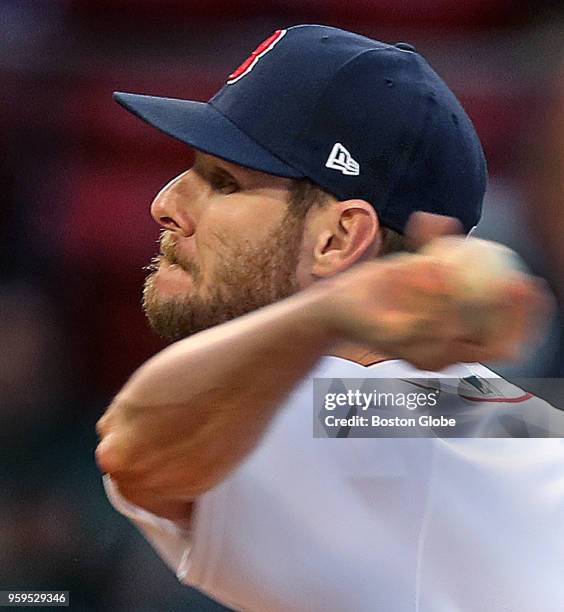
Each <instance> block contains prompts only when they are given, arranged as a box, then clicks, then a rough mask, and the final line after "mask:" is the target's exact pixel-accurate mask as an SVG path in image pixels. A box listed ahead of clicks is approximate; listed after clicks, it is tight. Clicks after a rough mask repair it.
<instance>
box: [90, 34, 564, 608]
mask: <svg viewBox="0 0 564 612" xmlns="http://www.w3.org/2000/svg"><path fill="white" fill-rule="evenodd" d="M116 99H117V101H118V102H119V103H120V104H121V105H122V106H124V107H125V108H126V109H128V110H130V111H131V112H133V113H134V114H136V115H138V116H139V117H140V118H141V119H143V120H144V121H146V122H148V123H149V124H151V125H153V126H155V127H157V128H158V129H160V130H162V131H164V132H165V133H167V134H169V135H170V136H173V137H175V138H177V139H179V140H181V141H183V142H185V143H187V144H188V145H190V146H191V147H193V148H194V149H195V151H196V161H195V163H194V166H193V167H192V168H191V169H189V170H187V171H186V172H184V173H183V174H181V175H180V176H178V177H177V178H175V179H174V180H173V181H171V182H170V183H169V184H168V185H166V187H164V188H163V189H162V191H161V192H160V193H159V194H158V195H157V197H156V198H155V200H154V201H153V203H152V208H151V212H152V215H153V217H154V219H155V221H156V222H157V223H159V224H160V225H161V227H162V228H163V231H162V237H161V251H160V254H159V255H158V256H157V257H156V259H155V260H154V262H153V265H152V271H151V274H150V275H149V277H148V279H147V281H146V284H145V288H144V307H145V310H146V313H147V316H148V318H149V321H150V323H151V325H152V327H153V328H154V329H155V330H156V331H157V332H159V333H160V334H162V335H163V336H165V337H167V338H169V339H170V340H171V341H173V342H172V343H171V345H170V346H169V347H167V348H166V349H165V350H163V351H162V352H160V353H158V354H157V355H155V356H154V357H153V358H151V359H150V360H148V361H147V362H146V363H145V364H143V365H142V366H141V367H140V368H139V369H138V370H137V371H136V372H135V373H134V374H133V375H132V377H131V378H130V379H129V380H128V381H127V383H126V384H125V385H124V387H123V389H122V390H121V391H120V392H119V393H118V395H117V396H116V397H115V399H114V400H113V402H112V404H111V406H110V407H109V409H108V410H107V412H106V414H105V415H104V416H103V417H102V419H101V420H100V423H99V433H100V437H101V442H100V445H99V447H98V449H97V460H98V462H99V465H100V467H101V469H102V470H103V471H104V472H105V476H104V483H105V486H106V490H107V493H108V495H109V498H110V500H111V501H112V503H113V504H114V506H115V507H116V508H117V509H118V510H119V511H120V512H122V513H123V514H125V515H126V516H128V517H130V518H131V519H132V520H133V521H134V522H135V523H136V524H137V525H138V526H139V528H140V529H141V530H142V531H143V533H144V534H145V535H146V537H147V538H148V539H149V540H150V541H151V543H152V544H153V545H154V547H155V548H156V550H157V551H158V553H159V554H160V555H161V556H162V558H163V559H164V561H165V562H166V563H167V564H168V565H169V566H170V567H171V568H172V569H173V570H174V571H175V572H176V574H177V576H178V578H179V579H180V580H181V581H183V582H185V583H186V584H189V585H192V586H194V587H196V588H198V589H200V590H202V591H203V592H205V593H207V594H209V595H210V596H211V597H214V598H215V599H217V600H219V601H220V602H222V603H224V604H226V605H229V606H231V607H233V608H235V609H239V610H253V611H257V610H260V611H268V612H290V611H304V610H307V611H315V612H334V611H345V610H354V611H361V612H364V611H375V610H382V611H386V612H388V611H402V612H403V611H410V610H412V611H421V612H423V611H424V612H437V611H438V612H453V611H478V610H479V611H482V610H488V611H490V610H491V611H498V610H499V611H501V610H505V611H511V612H530V611H532V610H543V611H544V612H550V611H554V612H555V611H556V610H562V609H563V608H564V581H563V580H562V576H564V520H563V519H564V476H563V473H564V472H563V466H564V445H563V443H562V441H561V440H560V439H543V440H540V439H539V440H513V439H505V440H504V439H461V438H452V437H434V438H418V439H407V438H405V439H404V438H397V437H396V438H378V439H375V438H371V439H365V438H356V437H355V438H349V439H346V440H336V439H318V438H314V436H313V434H312V401H313V399H312V398H313V379H314V378H321V379H340V380H343V379H358V378H362V379H375V380H376V379H378V378H384V379H395V380H398V381H400V382H399V383H398V384H399V385H400V387H401V386H402V385H403V384H404V383H402V382H401V380H403V379H417V378H421V377H423V378H425V380H429V379H437V380H441V379H442V378H443V377H448V378H449V379H451V380H452V379H455V380H456V381H476V380H478V381H479V380H482V381H483V380H485V379H495V378H496V375H495V374H494V373H493V372H491V371H489V370H488V369H487V368H485V367H484V366H482V365H480V364H479V363H478V362H480V361H489V360H495V359H501V358H506V357H510V356H514V355H515V353H516V352H517V351H518V350H519V347H520V345H521V343H522V342H523V340H524V339H525V337H526V336H528V335H529V334H530V333H531V330H532V329H533V328H534V327H535V326H536V321H537V319H538V318H539V313H540V312H541V310H542V309H541V306H540V304H541V302H542V296H541V294H540V290H538V289H537V288H536V285H535V283H534V282H533V281H532V280H531V279H529V278H528V277H526V276H525V275H518V276H513V277H511V278H510V277H509V276H508V277H507V279H504V278H501V279H499V282H498V283H497V286H496V294H495V299H490V300H487V301H486V302H484V301H481V302H480V303H478V302H476V304H475V306H476V308H477V309H478V311H477V312H478V314H479V316H478V319H479V320H480V321H481V322H488V321H498V322H499V321H501V325H499V324H498V326H497V328H496V329H495V330H493V332H492V330H491V327H490V329H489V332H488V333H487V334H484V333H478V331H477V330H478V327H479V326H476V325H475V323H476V317H474V318H473V319H472V320H471V319H469V318H468V317H465V316H463V315H464V313H463V312H462V309H461V306H460V300H459V297H460V296H459V295H458V294H457V291H458V290H459V289H457V287H458V285H457V284H456V283H455V282H454V281H453V278H454V276H453V274H454V269H453V268H452V267H449V266H448V265H446V264H444V263H441V261H440V260H437V259H433V258H429V257H426V256H425V255H421V254H419V253H407V252H404V251H407V250H408V248H413V245H420V244H423V243H427V242H428V241H429V240H431V239H432V238H434V237H437V236H441V235H443V234H448V233H451V232H453V231H460V232H461V233H463V234H464V233H468V232H469V231H470V230H471V229H472V228H473V227H474V226H475V225H476V223H477V222H478V219H479V217H480V212H481V206H482V198H483V195H484V191H485V186H486V166H485V161H484V156H483V153H482V149H481V146H480V143H479V140H478V138H477V135H476V133H475V131H474V128H473V126H472V124H471V122H470V120H469V119H468V117H467V115H466V114H465V112H464V110H463V109H462V107H461V106H460V104H459V102H458V101H457V100H456V98H455V97H454V95H453V94H452V93H451V92H450V90H449V89H448V88H447V86H446V85H445V83H444V82H443V81H442V80H441V79H440V78H439V77H438V76H437V74H436V73H435V72H434V71H433V70H432V69H431V68H430V66H429V65H428V63H427V62H426V61H425V60H424V59H423V57H421V55H420V54H419V53H418V52H417V51H416V50H415V49H414V48H413V47H411V46H409V45H407V44H401V43H398V44H396V45H388V44H383V43H380V42H377V41H375V40H371V39H368V38H365V37H362V36H359V35H356V34H352V33H350V32H346V31H343V30H339V29H335V28H330V27H325V26H318V25H304V26H296V27H292V28H289V29H287V30H279V31H277V32H275V33H274V34H273V35H272V36H270V37H269V38H268V39H267V40H265V41H264V42H263V43H262V44H261V45H260V46H259V47H258V48H257V49H256V50H255V51H253V53H252V54H251V55H250V57H249V58H248V59H247V60H246V61H245V62H244V63H243V64H242V65H241V66H240V67H239V68H238V69H237V70H235V71H234V72H233V73H232V74H231V75H230V76H229V77H228V79H227V82H226V84H225V85H224V86H223V88H222V89H221V90H220V91H219V92H218V93H217V94H216V95H215V96H214V97H213V98H212V99H211V100H210V101H209V102H207V103H199V102H192V101H187V100H178V99H169V98H159V97H152V96H144V95H137V94H126V93H118V94H116ZM470 240H472V239H470ZM390 254H394V256H393V257H384V256H385V255H390ZM477 263H478V262H471V261H469V262H468V266H475V265H477ZM482 331H483V330H482ZM405 388H406V389H410V388H411V387H410V386H409V383H408V382H405ZM470 400H472V401H474V405H475V406H476V409H479V408H480V407H484V406H489V407H490V408H491V406H495V407H496V410H500V411H509V410H511V409H512V408H514V409H519V408H520V407H522V406H528V405H530V403H531V402H534V401H535V399H534V398H531V396H530V395H529V394H526V393H524V392H522V391H520V390H517V391H516V392H515V393H513V394H501V395H499V396H491V395H490V396H487V397H486V396H484V395H483V394H482V393H481V392H480V390H479V386H476V393H475V397H470ZM460 401H462V400H460ZM537 401H539V400H537ZM539 405H540V404H539Z"/></svg>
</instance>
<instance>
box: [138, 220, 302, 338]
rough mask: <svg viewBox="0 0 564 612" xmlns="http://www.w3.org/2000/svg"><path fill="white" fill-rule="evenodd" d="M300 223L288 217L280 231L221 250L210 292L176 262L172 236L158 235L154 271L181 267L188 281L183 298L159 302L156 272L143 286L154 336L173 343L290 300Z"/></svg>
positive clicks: (188, 265)
mask: <svg viewBox="0 0 564 612" xmlns="http://www.w3.org/2000/svg"><path fill="white" fill-rule="evenodd" d="M303 228H304V219H303V218H302V217H299V216H296V215H294V214H292V213H291V212H288V213H287V215H286V216H285V218H284V219H283V221H282V223H281V224H280V226H279V228H278V229H277V230H276V231H274V232H273V233H272V234H271V235H270V236H268V237H267V238H265V239H263V240H262V241H260V242H258V243H255V244H248V243H246V244H244V245H243V244H240V243H237V242H232V243H227V242H226V241H225V240H221V241H218V244H221V252H219V253H218V256H219V257H218V258H217V260H216V261H217V263H216V266H215V269H213V270H212V271H211V274H210V276H209V279H210V280H209V286H207V287H204V286H203V275H202V272H201V269H200V267H199V266H198V264H196V263H195V262H192V261H184V260H183V259H182V258H179V257H178V254H177V253H176V251H175V248H174V241H173V239H172V234H171V233H170V232H168V231H164V232H163V233H162V234H161V252H162V254H163V255H162V256H159V257H156V258H155V259H153V261H152V264H151V266H149V268H148V269H149V270H153V271H155V270H156V269H157V268H158V265H159V262H160V261H161V260H163V259H166V260H168V262H169V263H173V264H176V265H179V266H180V267H181V268H182V269H183V270H185V271H187V272H189V273H190V274H191V276H192V281H193V282H192V285H191V287H190V290H189V292H187V293H186V294H185V295H178V296H174V297H170V296H167V297H164V296H162V295H161V294H160V293H159V291H158V289H157V287H156V286H155V283H154V278H153V277H154V272H153V273H152V274H150V275H149V276H148V277H147V279H146V280H145V286H144V288H143V309H144V311H145V314H146V315H147V318H148V319H149V323H150V325H151V327H152V328H153V330H155V331H156V332H157V334H159V335H160V336H162V337H164V338H166V339H168V340H170V341H172V342H174V341H176V340H180V339H182V338H186V337H187V336H190V335H191V334H195V333H197V332H200V331H203V330H204V329H208V328H210V327H213V326H215V325H219V324H220V323H224V322H225V321H229V320H231V319H235V318H236V317H240V316H241V315H244V314H246V313H248V312H252V311H253V310H256V309H257V308H261V307H263V306H267V305H268V304H272V303H274V302H277V301H279V300H281V299H283V298H285V297H288V296H290V295H292V294H293V293H295V292H296V291H297V290H298V282H297V278H296V268H297V265H298V260H299V252H300V246H301V242H302V236H303Z"/></svg>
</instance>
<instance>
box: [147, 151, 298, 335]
mask: <svg viewBox="0 0 564 612" xmlns="http://www.w3.org/2000/svg"><path fill="white" fill-rule="evenodd" d="M291 184H292V182H291V180H290V179H285V178H280V177H275V176H271V175H268V174H264V173H262V172H257V171H254V170H249V169H246V168H243V167H242V166H238V165H236V164H232V163H229V162H226V161H223V160H221V159H219V158H216V157H213V156H211V155H207V154H203V153H198V154H197V156H196V162H195V164H194V166H193V167H192V168H191V169H190V170H188V171H187V172H184V173H183V174H181V175H180V176H178V177H177V178H175V179H174V180H173V181H171V182H170V183H169V184H168V185H167V186H166V187H164V189H163V190H162V191H161V192H160V193H159V194H158V195H157V197H156V198H155V200H154V202H153V204H152V206H151V214H152V215H153V217H154V219H155V220H156V221H157V222H158V223H159V224H160V225H161V226H162V227H163V228H164V230H163V232H162V234H161V254H160V255H159V256H157V257H156V258H155V259H154V260H153V262H152V264H151V266H150V267H149V269H150V270H151V274H150V275H149V276H148V277H147V279H146V281H145V287H144V290H143V307H144V309H145V312H146V314H147V317H148V319H149V322H150V324H151V326H152V327H153V329H154V330H155V331H156V332H157V333H158V334H160V335H161V336H163V337H165V338H168V339H169V340H172V341H175V340H179V339H181V338H184V337H186V336H189V335H190V334H193V333H196V332H199V331H202V330H204V329H207V328H209V327H212V326H214V325H218V324H219V323H223V322H225V321H228V320H230V319H233V318H235V317H239V316H241V315H243V314H245V313H247V312H251V311H253V310H256V309H257V308H260V307H262V306H266V305H268V304H271V303H273V302H276V301H278V300H280V299H282V298H284V297H287V296H289V295H291V294H292V293H294V292H295V291H297V289H298V281H297V277H296V270H297V266H298V261H299V257H300V250H301V245H302V236H303V229H304V221H303V219H302V218H300V217H297V216H295V215H294V214H293V213H292V212H290V210H289V207H288V201H289V195H290V191H289V190H290V187H291Z"/></svg>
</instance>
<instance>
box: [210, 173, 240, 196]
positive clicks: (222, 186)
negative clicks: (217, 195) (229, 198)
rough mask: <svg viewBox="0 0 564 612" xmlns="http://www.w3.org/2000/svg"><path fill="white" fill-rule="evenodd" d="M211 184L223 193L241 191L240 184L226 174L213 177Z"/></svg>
mask: <svg viewBox="0 0 564 612" xmlns="http://www.w3.org/2000/svg"><path fill="white" fill-rule="evenodd" d="M211 184H212V187H213V188H214V189H215V190H216V191H221V193H226V194H229V193H235V192H236V191H239V185H238V184H237V183H236V182H235V181H234V180H232V179H230V178H228V177H225V176H221V177H219V176H218V177H214V178H212V180H211Z"/></svg>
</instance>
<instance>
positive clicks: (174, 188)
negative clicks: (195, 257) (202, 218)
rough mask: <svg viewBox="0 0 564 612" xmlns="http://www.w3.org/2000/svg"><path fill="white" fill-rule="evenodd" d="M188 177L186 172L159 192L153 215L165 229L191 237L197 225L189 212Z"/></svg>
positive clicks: (154, 201)
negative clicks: (186, 183)
mask: <svg viewBox="0 0 564 612" xmlns="http://www.w3.org/2000/svg"><path fill="white" fill-rule="evenodd" d="M186 176H187V173H186V172H184V173H183V174H180V175H179V176H177V177H176V178H174V179H172V181H170V183H168V184H167V185H165V186H164V187H163V188H162V189H161V190H160V191H159V193H158V194H157V196H156V197H155V199H154V200H153V202H152V204H151V215H152V217H153V219H154V220H155V221H156V222H157V223H158V224H159V225H161V226H162V227H164V228H165V229H167V230H171V231H174V232H180V233H182V234H184V235H185V236H191V235H192V234H193V233H194V230H195V224H194V219H193V217H192V215H191V214H190V212H189V207H190V206H189V201H188V200H189V194H188V193H187V189H186V185H185V182H186Z"/></svg>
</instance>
